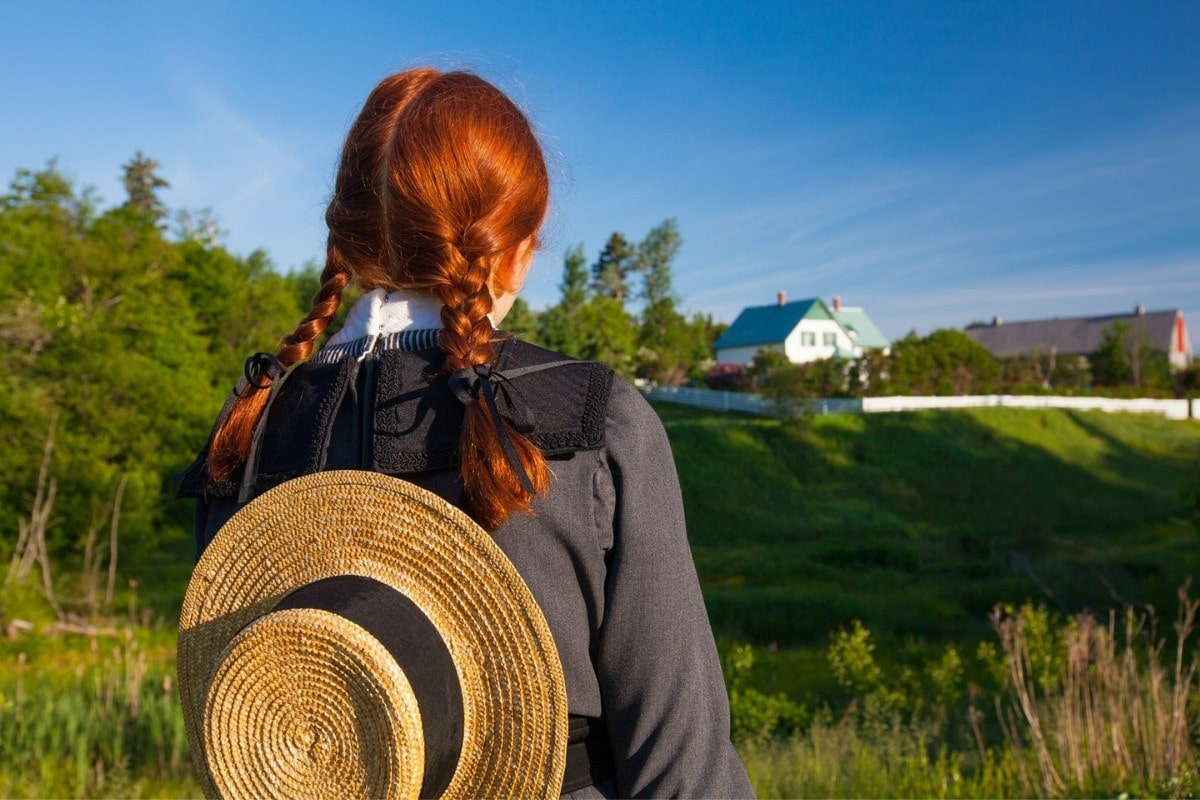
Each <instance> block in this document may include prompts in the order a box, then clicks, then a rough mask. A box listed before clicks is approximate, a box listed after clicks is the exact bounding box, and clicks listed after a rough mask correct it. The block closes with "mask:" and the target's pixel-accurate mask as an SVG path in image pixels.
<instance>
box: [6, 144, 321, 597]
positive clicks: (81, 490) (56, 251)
mask: <svg viewBox="0 0 1200 800" xmlns="http://www.w3.org/2000/svg"><path fill="white" fill-rule="evenodd" d="M143 161H145V159H143ZM143 166H145V165H143ZM136 172H137V170H132V171H131V173H136ZM142 174H143V178H145V175H146V174H149V175H150V176H151V177H152V176H153V169H149V170H148V171H143V173H142ZM139 180H140V181H141V184H140V185H146V186H148V187H149V188H150V190H151V192H153V190H154V189H156V188H159V186H160V185H159V184H156V183H155V181H154V180H141V179H139ZM132 183H133V184H135V187H136V185H139V181H136V180H135V181H132ZM131 194H135V193H131ZM93 198H94V195H93V194H92V193H91V192H90V191H86V190H85V191H83V192H82V193H77V192H76V191H75V189H74V187H72V185H71V183H70V181H69V180H67V179H66V178H65V177H64V176H63V175H62V174H61V173H60V172H59V171H58V169H57V167H56V165H53V164H52V165H50V167H48V168H47V169H45V170H42V171H37V172H31V171H20V172H18V173H17V175H16V178H15V179H14V180H13V182H12V184H11V185H10V188H9V192H8V193H7V194H5V195H3V196H2V197H0V344H2V345H3V347H0V428H2V429H3V430H4V431H5V432H6V447H5V448H4V449H3V450H0V519H4V520H9V521H15V520H17V519H19V518H22V517H23V516H25V515H27V514H28V511H29V508H28V502H29V501H28V498H29V497H32V496H33V494H34V489H35V484H36V482H37V471H38V462H39V460H40V459H39V458H38V457H37V456H38V455H39V454H40V453H41V452H42V448H43V443H44V440H45V438H46V437H47V432H48V431H49V430H50V420H51V419H55V420H56V424H55V426H54V430H55V436H54V438H55V447H54V450H53V456H52V461H51V465H50V477H51V478H52V479H53V480H54V481H55V483H56V484H57V487H58V491H57V495H56V500H55V503H54V508H53V510H52V516H53V519H54V520H55V521H56V524H55V525H54V526H52V527H51V529H50V536H49V542H48V544H49V545H50V547H51V552H52V555H53V557H54V559H55V561H56V563H58V562H61V564H60V565H65V566H66V567H67V568H68V570H67V571H69V569H70V567H71V565H72V564H74V565H76V566H78V565H79V558H80V553H81V552H82V551H83V550H85V546H84V544H85V540H86V539H87V538H88V536H89V532H94V531H96V530H99V529H100V528H105V527H107V525H108V520H110V519H112V518H114V517H119V523H120V524H119V528H120V535H121V542H122V545H121V553H122V554H123V557H125V558H128V557H130V556H132V557H133V558H134V559H137V558H139V557H147V558H148V557H153V556H154V555H155V554H158V553H161V552H163V551H164V549H165V550H167V551H171V550H177V554H178V555H182V557H183V559H184V561H185V562H186V558H187V556H186V551H187V550H190V547H191V545H190V542H191V532H190V520H189V519H188V518H187V517H188V514H187V509H185V508H184V507H183V506H182V505H181V504H174V503H164V502H163V500H164V498H165V497H169V496H170V494H171V492H172V489H171V484H172V482H173V481H174V480H175V478H176V476H177V475H178V474H179V473H180V472H181V470H182V469H183V467H184V466H185V465H186V464H187V462H188V461H189V460H190V459H191V458H192V456H193V455H194V453H195V452H196V450H197V449H199V447H200V445H201V444H202V443H203V441H204V438H205V436H206V434H207V432H208V429H209V426H210V425H211V424H212V419H213V416H214V414H215V413H216V410H217V409H218V408H219V407H220V404H221V402H222V400H223V399H224V397H225V396H226V395H227V393H228V391H229V387H230V386H232V385H233V382H234V380H235V378H236V377H237V374H238V372H239V371H240V368H241V362H242V359H244V358H245V356H246V355H247V354H248V353H249V352H253V351H254V350H256V349H268V348H273V347H274V346H275V344H276V342H277V341H278V339H279V336H280V335H281V334H283V333H286V332H287V331H288V330H290V329H291V328H292V327H294V326H295V324H296V322H297V321H298V320H299V319H300V318H301V316H303V313H304V310H305V308H302V307H301V306H300V305H299V304H298V303H297V302H296V297H297V288H296V285H295V281H294V279H293V278H291V277H289V276H282V275H279V274H278V273H277V272H276V271H275V270H274V269H273V268H272V265H271V263H270V260H269V259H267V257H266V255H265V254H263V253H261V252H259V253H254V254H251V256H249V257H246V258H240V257H236V256H233V255H231V254H230V253H228V252H227V251H225V250H224V249H223V248H221V247H220V246H218V245H216V244H213V243H212V242H211V241H204V240H202V239H201V238H188V239H186V240H184V241H170V240H168V239H167V238H166V236H165V234H164V232H163V230H162V229H161V228H160V227H159V225H158V224H157V221H158V219H161V216H159V215H158V211H160V210H161V211H163V212H165V209H164V208H162V207H161V205H160V204H157V202H156V201H155V202H150V203H148V204H140V203H141V201H137V202H130V203H126V204H123V205H121V206H118V207H115V208H109V209H107V210H104V211H103V212H98V211H97V209H96V207H95V201H94V199H93ZM143 199H144V198H143ZM304 305H305V307H306V306H307V303H305V304H304ZM118 502H119V503H120V506H119V508H118V507H117V503H118ZM8 524H9V523H7V522H6V523H0V526H4V527H7V525H8ZM13 524H15V522H14V523H13ZM5 540H7V541H12V540H13V539H12V537H9V536H4V537H0V541H5ZM122 563H123V564H124V563H125V562H122ZM126 574H129V573H128V572H127V573H126ZM133 574H134V575H135V576H137V577H141V578H147V577H149V578H154V577H155V576H154V575H146V574H145V573H142V574H140V575H139V574H137V573H133Z"/></svg>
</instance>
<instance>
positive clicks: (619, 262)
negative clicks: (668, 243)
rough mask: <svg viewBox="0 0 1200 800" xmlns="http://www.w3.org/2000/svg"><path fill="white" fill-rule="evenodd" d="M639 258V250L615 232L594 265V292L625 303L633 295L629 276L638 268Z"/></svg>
mask: <svg viewBox="0 0 1200 800" xmlns="http://www.w3.org/2000/svg"><path fill="white" fill-rule="evenodd" d="M638 256H639V253H638V251H637V248H635V247H634V246H633V245H632V244H630V243H629V241H628V240H627V239H626V238H625V237H624V236H623V235H622V234H620V233H617V232H614V233H613V234H612V235H611V236H609V237H608V241H607V242H605V244H604V249H603V250H601V251H600V255H599V257H597V259H596V263H595V264H593V265H592V291H593V292H594V293H595V294H598V295H603V296H604V297H611V298H613V299H614V300H618V301H620V302H622V303H623V302H625V301H626V300H627V299H628V298H629V297H630V295H631V294H632V291H631V289H630V285H629V275H630V273H631V272H633V271H634V270H635V269H636V268H637V266H638Z"/></svg>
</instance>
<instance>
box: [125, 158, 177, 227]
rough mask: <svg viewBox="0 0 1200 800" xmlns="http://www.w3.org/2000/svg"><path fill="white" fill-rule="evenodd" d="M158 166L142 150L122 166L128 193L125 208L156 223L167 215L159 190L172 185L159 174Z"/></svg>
mask: <svg viewBox="0 0 1200 800" xmlns="http://www.w3.org/2000/svg"><path fill="white" fill-rule="evenodd" d="M158 167H159V165H158V162H157V161H155V160H154V159H152V158H149V157H147V156H146V155H145V154H144V153H143V152H142V151H141V150H138V151H137V153H135V154H134V156H133V158H132V159H131V160H130V161H129V162H128V163H126V164H124V165H123V166H122V167H121V182H122V183H123V184H124V186H125V193H126V195H127V199H126V201H125V208H128V209H130V210H132V211H134V212H136V213H137V214H139V215H142V216H144V217H145V218H147V219H149V220H152V221H153V222H154V223H156V224H157V223H158V222H159V221H160V220H161V219H163V218H164V217H165V216H166V215H167V209H166V206H164V205H163V203H162V200H160V199H159V197H158V191H159V190H160V189H166V188H169V187H170V185H171V184H169V183H167V181H166V180H164V179H163V178H162V177H161V176H160V175H159V174H158Z"/></svg>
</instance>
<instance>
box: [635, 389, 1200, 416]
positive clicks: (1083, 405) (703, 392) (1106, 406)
mask: <svg viewBox="0 0 1200 800" xmlns="http://www.w3.org/2000/svg"><path fill="white" fill-rule="evenodd" d="M642 391H643V393H644V394H645V395H646V397H647V398H649V399H651V400H661V401H663V402H665V403H679V404H681V405H686V406H695V407H697V408H707V409H711V410H714V411H742V412H745V413H747V414H760V415H769V414H771V413H772V410H771V406H770V403H769V402H768V401H766V400H764V399H763V398H762V397H760V396H759V395H757V394H747V393H745V392H725V391H719V390H716V389H697V388H694V387H690V386H651V387H643V389H642ZM1189 406H1190V408H1189ZM982 407H1006V408H1067V409H1076V410H1080V411H1091V410H1099V411H1126V412H1139V413H1153V414H1162V415H1163V416H1165V417H1167V418H1169V419H1200V400H1151V399H1148V398H1133V399H1129V400H1121V399H1116V398H1110V397H1055V396H1043V395H1012V394H987V395H964V396H956V397H863V398H842V397H831V398H825V399H814V400H809V401H808V408H809V411H810V412H811V413H813V414H877V413H884V412H888V411H921V410H927V409H936V408H982ZM1189 411H1190V413H1189Z"/></svg>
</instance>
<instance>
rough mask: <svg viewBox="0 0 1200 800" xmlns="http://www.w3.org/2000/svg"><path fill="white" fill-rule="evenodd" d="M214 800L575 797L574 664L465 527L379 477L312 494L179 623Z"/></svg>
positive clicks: (229, 548) (444, 507) (219, 554)
mask: <svg viewBox="0 0 1200 800" xmlns="http://www.w3.org/2000/svg"><path fill="white" fill-rule="evenodd" d="M179 628H180V630H179V683H180V694H181V700H182V703H183V712H184V720H185V724H186V726H187V734H188V739H189V742H190V743H191V747H192V753H193V754H194V758H195V761H196V764H197V771H198V773H199V777H200V782H201V786H202V788H203V789H204V792H205V793H206V794H207V795H209V796H210V797H213V796H226V797H239V798H240V797H252V796H266V795H269V796H272V797H280V796H296V797H351V796H362V797H418V796H422V797H425V796H436V795H438V794H440V795H441V796H442V797H448V798H449V797H465V796H470V797H479V796H490V797H502V796H503V797H551V796H553V797H557V796H558V795H559V793H560V791H561V789H562V779H563V770H564V768H565V764H566V743H567V697H566V688H565V685H564V683H563V674H562V665H561V663H560V662H559V659H558V653H557V650H556V649H555V646H554V640H553V639H552V638H551V635H550V630H549V628H548V627H547V625H546V621H545V618H544V617H543V616H542V612H541V609H539V608H538V605H537V603H536V602H535V601H534V599H533V595H532V594H531V593H530V591H529V588H528V587H527V586H526V585H525V583H524V582H523V581H522V580H521V577H520V575H518V574H517V571H516V568H515V567H514V566H513V565H512V563H511V562H510V561H509V560H508V559H507V558H506V557H505V556H504V554H503V553H502V552H501V551H500V548H499V547H498V546H497V545H496V543H495V542H494V541H492V539H491V537H490V536H488V534H487V533H486V532H485V531H484V530H483V529H482V528H480V527H479V526H478V525H477V524H476V523H475V522H474V521H472V520H471V519H470V517H468V516H467V515H466V514H464V513H463V512H462V511H460V510H459V509H457V508H455V507H454V506H452V505H450V504H449V503H447V502H446V501H444V500H442V499H441V498H440V497H438V496H436V495H434V494H431V493H430V492H427V491H425V490H424V489H421V488H419V487H416V486H413V485H412V484H409V483H406V482H404V481H401V480H398V479H396V478H391V477H388V476H385V475H380V474H378V473H372V472H360V471H335V472H321V473H317V474H314V475H309V476H306V477H302V478H296V479H295V480H292V481H289V482H287V483H285V484H283V485H281V486H279V487H277V488H275V489H272V490H271V491H269V492H266V493H264V494H263V495H261V496H260V497H258V498H256V499H255V500H253V501H252V502H251V503H249V504H248V505H246V506H245V507H243V508H242V509H241V510H240V511H239V512H238V513H237V514H235V515H234V516H233V518H231V519H230V520H229V522H228V523H226V524H225V526H224V527H222V528H221V531H220V533H219V534H218V535H217V537H216V539H214V540H213V542H212V544H210V545H209V546H208V548H207V549H206V550H205V551H204V555H203V557H202V558H201V559H200V561H199V563H198V564H197V565H196V569H195V572H194V573H193V575H192V579H191V583H190V584H189V585H188V590H187V595H186V597H185V599H184V603H183V610H182V611H181V613H180V624H179Z"/></svg>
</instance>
